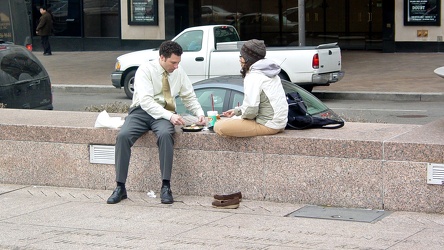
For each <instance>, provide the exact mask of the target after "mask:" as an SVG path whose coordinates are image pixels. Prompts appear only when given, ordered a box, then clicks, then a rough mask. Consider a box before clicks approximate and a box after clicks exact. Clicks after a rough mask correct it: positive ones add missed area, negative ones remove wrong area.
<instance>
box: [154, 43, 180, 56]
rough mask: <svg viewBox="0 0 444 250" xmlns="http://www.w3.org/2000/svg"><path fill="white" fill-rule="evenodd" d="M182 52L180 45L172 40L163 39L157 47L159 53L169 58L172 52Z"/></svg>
mask: <svg viewBox="0 0 444 250" xmlns="http://www.w3.org/2000/svg"><path fill="white" fill-rule="evenodd" d="M182 53H183V50H182V47H180V45H179V44H178V43H176V42H173V41H165V42H163V43H162V44H161V45H160V47H159V55H161V56H164V57H165V58H170V57H171V55H172V54H175V55H176V56H181V55H182Z"/></svg>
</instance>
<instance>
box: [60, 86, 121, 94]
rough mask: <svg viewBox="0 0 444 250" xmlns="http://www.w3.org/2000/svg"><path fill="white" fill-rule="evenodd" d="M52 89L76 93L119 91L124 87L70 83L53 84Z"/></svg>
mask: <svg viewBox="0 0 444 250" xmlns="http://www.w3.org/2000/svg"><path fill="white" fill-rule="evenodd" d="M52 90H53V91H54V92H75V93H119V92H122V93H123V90H122V89H118V88H115V87H114V86H108V85H68V84H53V85H52Z"/></svg>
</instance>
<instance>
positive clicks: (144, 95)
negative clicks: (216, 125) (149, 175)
mask: <svg viewBox="0 0 444 250" xmlns="http://www.w3.org/2000/svg"><path fill="white" fill-rule="evenodd" d="M181 55H182V47H180V45H179V44H178V43H176V42H173V41H165V42H163V43H162V44H161V45H160V47H159V56H160V57H159V59H158V60H152V61H149V62H146V63H144V64H142V65H140V67H139V68H138V69H137V71H136V75H135V79H134V95H133V101H132V104H131V106H130V110H129V112H128V116H127V117H126V118H125V122H124V124H123V125H122V128H121V129H120V131H119V133H118V134H117V139H116V149H115V152H116V156H115V167H116V182H117V187H116V189H115V190H114V192H113V193H112V195H111V196H110V197H109V199H108V200H107V203H108V204H115V203H118V202H120V201H121V200H122V199H126V198H127V193H126V187H125V182H126V179H127V177H128V167H129V162H130V156H131V147H132V146H133V145H134V143H135V142H136V140H137V139H138V138H140V137H141V136H142V135H143V134H145V133H146V132H147V131H149V130H152V131H153V132H154V134H155V135H156V136H157V146H158V148H159V161H160V172H161V178H162V186H161V190H160V199H161V202H162V203H163V204H171V203H173V202H174V200H173V195H172V192H171V187H170V179H171V171H172V168H173V149H174V148H173V146H174V139H173V134H174V132H175V127H174V126H175V125H185V120H184V119H183V118H182V117H181V116H180V115H178V114H177V113H176V112H175V109H176V104H175V101H174V97H175V96H177V95H179V97H180V98H181V99H182V102H183V103H184V104H185V107H187V109H188V110H190V111H191V112H192V113H193V114H194V115H195V116H197V117H198V121H197V123H196V124H199V125H202V124H205V116H204V111H203V110H202V107H201V106H200V104H199V102H198V101H197V98H196V94H195V93H194V89H193V86H192V85H191V81H190V79H189V78H188V76H187V74H186V73H185V71H184V70H183V69H182V68H181V67H179V62H180V60H181Z"/></svg>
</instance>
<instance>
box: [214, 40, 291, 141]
mask: <svg viewBox="0 0 444 250" xmlns="http://www.w3.org/2000/svg"><path fill="white" fill-rule="evenodd" d="M265 54H266V48H265V44H264V42H263V41H259V40H256V39H253V40H249V41H247V42H246V43H245V44H244V45H243V46H242V48H241V51H240V59H239V62H240V64H241V74H242V77H243V78H244V100H243V103H242V106H239V107H236V108H234V109H230V110H228V111H225V112H223V115H224V116H225V117H229V118H230V119H221V120H219V121H217V122H216V123H215V125H214V131H215V132H216V133H217V134H219V135H221V136H233V137H250V136H257V135H273V134H277V133H279V132H282V131H283V130H284V129H285V126H286V125H287V117H288V103H287V98H286V96H285V91H284V88H283V87H282V83H281V79H280V77H279V76H278V74H279V72H280V71H281V68H280V67H279V65H277V64H276V63H275V62H273V61H272V60H269V59H265ZM233 116H236V117H234V118H232V117H233ZM237 118H240V119H237Z"/></svg>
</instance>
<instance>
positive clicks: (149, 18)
mask: <svg viewBox="0 0 444 250" xmlns="http://www.w3.org/2000/svg"><path fill="white" fill-rule="evenodd" d="M157 2H158V0H128V24H129V25H157V24H158V19H159V13H158V11H157Z"/></svg>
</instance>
